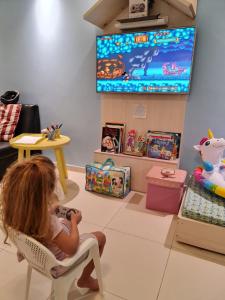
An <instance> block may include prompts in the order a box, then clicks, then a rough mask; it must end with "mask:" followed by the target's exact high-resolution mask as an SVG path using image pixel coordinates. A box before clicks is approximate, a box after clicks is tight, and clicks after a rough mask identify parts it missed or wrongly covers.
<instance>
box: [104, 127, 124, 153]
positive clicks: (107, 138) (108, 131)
mask: <svg viewBox="0 0 225 300" xmlns="http://www.w3.org/2000/svg"><path fill="white" fill-rule="evenodd" d="M120 143H121V128H111V127H107V126H104V127H103V128H102V140H101V151H102V152H111V153H119V151H120Z"/></svg>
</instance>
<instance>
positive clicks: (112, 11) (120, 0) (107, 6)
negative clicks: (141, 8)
mask: <svg viewBox="0 0 225 300" xmlns="http://www.w3.org/2000/svg"><path fill="white" fill-rule="evenodd" d="M128 5H129V0H98V1H97V2H96V3H95V4H94V5H93V6H92V7H91V8H90V9H89V10H88V11H87V12H86V13H85V14H84V16H83V18H84V20H86V21H88V22H90V23H92V24H94V25H96V26H98V27H100V28H101V29H104V27H105V26H106V25H108V24H109V23H111V22H112V20H113V19H114V18H116V17H117V15H118V14H120V13H121V11H123V9H124V8H126V7H127V6H128Z"/></svg>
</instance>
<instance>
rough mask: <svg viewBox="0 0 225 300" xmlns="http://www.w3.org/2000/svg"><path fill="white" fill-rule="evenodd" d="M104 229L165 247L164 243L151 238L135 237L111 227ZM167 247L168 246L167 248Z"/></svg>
mask: <svg viewBox="0 0 225 300" xmlns="http://www.w3.org/2000/svg"><path fill="white" fill-rule="evenodd" d="M104 229H110V230H112V231H115V232H119V233H122V234H125V235H129V236H132V237H135V238H139V239H141V240H145V241H148V242H152V243H155V244H158V245H161V246H165V244H164V243H161V242H159V241H155V240H152V239H149V238H144V237H142V236H139V235H135V234H132V233H128V232H124V231H120V230H118V229H114V228H111V227H107V228H104ZM165 247H166V246H165ZM166 248H168V249H171V247H166Z"/></svg>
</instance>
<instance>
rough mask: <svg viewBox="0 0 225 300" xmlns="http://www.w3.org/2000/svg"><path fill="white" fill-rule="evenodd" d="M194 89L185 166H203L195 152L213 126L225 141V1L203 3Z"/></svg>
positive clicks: (189, 114) (185, 139) (201, 1)
mask: <svg viewBox="0 0 225 300" xmlns="http://www.w3.org/2000/svg"><path fill="white" fill-rule="evenodd" d="M198 2H199V5H198V17H197V41H196V49H195V50H196V51H195V59H194V70H193V77H192V90H191V95H190V97H189V100H188V104H187V113H186V119H185V132H184V147H183V151H182V163H181V167H183V168H185V169H187V170H189V171H190V172H191V171H192V170H193V168H194V167H195V166H196V164H197V165H199V164H200V163H201V160H200V159H199V155H198V153H197V152H195V150H194V149H193V145H195V144H198V143H199V141H200V139H201V138H202V137H203V136H207V129H208V127H210V128H211V129H212V130H213V131H214V133H215V136H216V137H224V138H225V1H224V0H215V1H212V0H199V1H198Z"/></svg>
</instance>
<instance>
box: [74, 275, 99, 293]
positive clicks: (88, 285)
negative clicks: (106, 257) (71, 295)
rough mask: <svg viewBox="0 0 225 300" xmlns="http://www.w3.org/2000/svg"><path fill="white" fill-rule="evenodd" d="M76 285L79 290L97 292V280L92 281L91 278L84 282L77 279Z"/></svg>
mask: <svg viewBox="0 0 225 300" xmlns="http://www.w3.org/2000/svg"><path fill="white" fill-rule="evenodd" d="M77 285H78V287H80V288H88V289H90V290H92V291H98V290H99V285H98V280H97V279H94V278H93V277H91V276H90V277H89V278H88V279H86V280H83V279H79V280H78V281H77Z"/></svg>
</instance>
